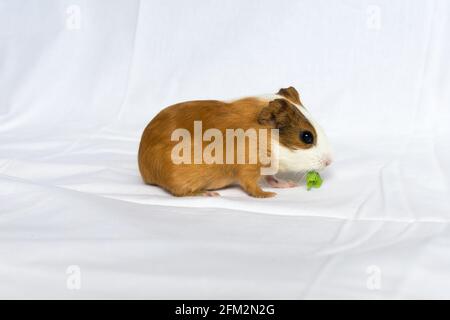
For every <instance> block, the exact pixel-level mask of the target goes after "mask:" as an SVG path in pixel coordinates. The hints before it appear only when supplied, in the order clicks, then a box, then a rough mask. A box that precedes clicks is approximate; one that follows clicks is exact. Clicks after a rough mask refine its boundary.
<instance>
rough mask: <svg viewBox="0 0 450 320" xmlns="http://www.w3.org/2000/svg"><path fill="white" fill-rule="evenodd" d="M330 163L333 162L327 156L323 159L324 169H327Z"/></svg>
mask: <svg viewBox="0 0 450 320" xmlns="http://www.w3.org/2000/svg"><path fill="white" fill-rule="evenodd" d="M331 162H333V160H332V159H331V156H329V155H327V156H325V157H323V164H324V165H325V167H328V166H329V165H330V164H331Z"/></svg>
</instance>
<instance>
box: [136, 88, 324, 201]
mask: <svg viewBox="0 0 450 320" xmlns="http://www.w3.org/2000/svg"><path fill="white" fill-rule="evenodd" d="M261 132H263V134H261ZM240 135H241V136H242V135H243V139H241V141H237V143H235V142H236V140H235V139H239V136H240ZM230 137H231V138H230ZM229 138H230V139H229ZM258 139H259V140H258ZM257 140H258V141H257ZM263 140H265V143H264V141H263ZM246 142H248V143H247V144H246ZM256 142H258V143H256ZM260 142H261V143H260ZM255 146H256V151H255V152H254V153H252V152H253V151H254V150H253V149H255ZM255 155H256V156H255ZM263 160H264V161H263ZM331 161H332V158H331V149H330V146H329V143H328V139H327V137H326V136H325V133H324V132H323V130H322V129H321V128H320V126H319V125H318V124H317V123H316V122H314V120H313V119H312V118H311V116H310V114H309V112H308V111H307V110H306V108H305V107H304V106H303V104H302V103H301V101H300V97H299V94H298V92H297V90H296V89H295V88H293V87H289V88H284V89H280V90H279V91H278V93H277V94H274V95H269V96H262V97H247V98H242V99H238V100H234V101H218V100H198V101H188V102H182V103H178V104H175V105H172V106H169V107H167V108H165V109H163V110H162V111H161V112H159V113H158V114H157V115H156V116H155V117H154V118H153V119H152V120H151V121H150V123H149V124H148V125H147V127H146V128H145V130H144V132H143V134H142V137H141V141H140V145H139V154H138V162H139V170H140V173H141V176H142V178H143V180H144V182H145V183H147V184H150V185H157V186H160V187H162V188H164V189H165V190H167V191H168V192H170V193H171V194H173V195H175V196H193V195H206V196H217V195H219V194H218V193H217V192H216V191H214V190H217V189H220V188H224V187H226V186H229V185H232V184H237V185H240V186H241V187H242V189H243V190H244V191H245V192H247V193H248V194H249V195H250V196H253V197H258V198H267V197H273V196H275V195H276V193H274V192H268V191H263V190H262V189H261V187H260V185H259V182H260V180H261V179H262V178H264V179H265V180H266V182H267V183H268V184H269V185H270V186H272V187H275V188H291V187H295V186H296V185H297V184H296V183H294V182H292V181H282V180H280V179H278V178H276V177H275V174H276V173H277V172H286V171H290V172H295V173H298V172H306V171H310V170H316V171H319V170H322V169H324V168H325V167H326V166H328V165H330V164H331ZM274 163H276V165H275V166H274V165H273V164H274Z"/></svg>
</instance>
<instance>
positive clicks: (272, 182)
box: [265, 176, 298, 188]
mask: <svg viewBox="0 0 450 320" xmlns="http://www.w3.org/2000/svg"><path fill="white" fill-rule="evenodd" d="M265 180H266V182H267V183H268V184H269V186H271V187H272V188H294V187H298V183H295V182H294V181H284V180H281V179H278V178H275V176H265Z"/></svg>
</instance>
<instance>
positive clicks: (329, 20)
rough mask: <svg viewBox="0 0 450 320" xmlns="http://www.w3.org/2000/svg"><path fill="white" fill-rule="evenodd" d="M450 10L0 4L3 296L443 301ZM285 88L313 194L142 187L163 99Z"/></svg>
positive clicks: (433, 2)
mask: <svg viewBox="0 0 450 320" xmlns="http://www.w3.org/2000/svg"><path fill="white" fill-rule="evenodd" d="M449 19H450V2H449V1H446V0H426V1H425V0H416V1H413V0H396V1H388V0H370V1H366V0H339V1H334V0H319V1H316V0H314V1H313V0H298V1H294V0H284V1H267V0H264V1H261V0H258V1H256V0H254V1H240V0H232V1H212V0H211V1H206V0H202V1H181V0H180V1H165V0H148V1H144V0H143V1H130V0H116V1H110V0H108V1H107V0H102V1H100V0H95V1H88V0H67V1H66V0H60V1H56V0H55V1H51V0H42V1H32V0H18V1H16V0H0V297H1V298H75V299H78V298H236V299H240V298H450V272H449V270H450V254H449V248H450V229H449V221H450V220H449V218H450V200H449V197H450V191H449V177H450V134H449V129H448V123H449V122H450V109H449V108H450V72H449V71H450V61H449V59H448V57H449V54H450V42H449V41H448V39H449V37H450V22H449V21H450V20H449ZM289 85H293V86H295V87H296V88H297V89H298V90H299V91H300V95H301V97H302V100H303V102H304V104H305V105H306V106H307V107H308V108H309V109H310V110H311V112H312V114H313V115H314V116H315V118H316V119H317V120H318V121H319V122H320V123H321V124H322V126H323V127H324V128H325V130H326V131H327V133H328V135H329V137H330V139H331V142H332V144H333V148H334V150H335V162H334V163H333V165H332V166H331V167H330V169H328V170H327V171H326V172H324V173H323V176H324V179H325V181H324V185H323V186H322V188H321V189H317V190H314V191H311V192H307V191H306V188H305V187H304V185H302V186H301V187H300V188H295V189H289V190H279V192H278V196H277V197H276V198H273V199H253V198H250V197H248V196H247V195H245V194H244V193H243V192H242V191H241V190H240V189H238V188H230V189H227V190H223V191H221V194H222V197H221V198H201V197H191V198H181V199H179V198H174V197H172V196H170V195H168V194H167V193H165V192H163V191H161V190H160V189H158V188H156V187H150V186H146V185H144V184H143V183H142V182H141V180H140V177H139V173H138V170H137V163H136V154H137V148H138V143H139V138H140V134H141V132H142V130H143V128H144V127H145V125H146V124H147V122H148V121H149V120H150V119H151V118H152V117H153V116H154V115H155V114H156V113H157V112H158V111H159V110H160V109H161V108H163V107H164V106H167V105H170V104H173V103H175V102H179V101H183V100H189V99H208V98H214V99H230V98H234V97H240V96H246V95H252V94H261V93H271V92H272V93H273V92H276V91H277V90H278V89H279V88H281V87H286V86H289ZM71 265H75V266H78V267H79V268H80V270H81V288H80V289H79V290H70V289H68V288H67V286H66V282H67V279H68V277H69V276H70V274H67V273H66V271H67V268H68V267H69V266H71ZM374 279H375V280H374ZM377 280H380V281H378V282H377ZM373 281H375V283H377V284H379V286H377V285H375V287H373V285H371V284H373V283H374V282H373Z"/></svg>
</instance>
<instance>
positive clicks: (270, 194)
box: [250, 191, 277, 198]
mask: <svg viewBox="0 0 450 320" xmlns="http://www.w3.org/2000/svg"><path fill="white" fill-rule="evenodd" d="M250 195H251V196H252V197H255V198H272V197H275V196H276V195H277V193H276V192H270V191H261V192H259V193H255V194H250Z"/></svg>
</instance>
